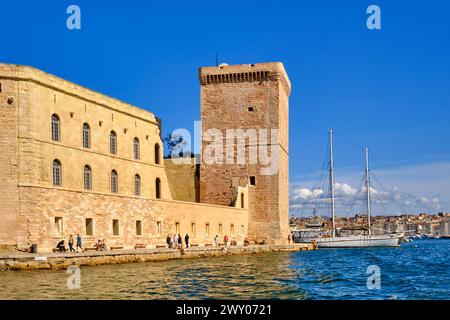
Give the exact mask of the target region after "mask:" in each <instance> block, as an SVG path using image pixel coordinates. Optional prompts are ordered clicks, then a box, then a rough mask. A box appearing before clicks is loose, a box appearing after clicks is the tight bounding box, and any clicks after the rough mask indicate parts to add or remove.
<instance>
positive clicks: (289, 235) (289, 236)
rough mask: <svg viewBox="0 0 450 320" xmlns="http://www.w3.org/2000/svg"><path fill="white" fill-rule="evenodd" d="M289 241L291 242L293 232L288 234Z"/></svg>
mask: <svg viewBox="0 0 450 320" xmlns="http://www.w3.org/2000/svg"><path fill="white" fill-rule="evenodd" d="M288 243H289V244H291V234H290V233H289V234H288Z"/></svg>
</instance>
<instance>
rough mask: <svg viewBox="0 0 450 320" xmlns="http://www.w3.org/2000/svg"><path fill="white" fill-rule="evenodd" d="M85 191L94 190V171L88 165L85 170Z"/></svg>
mask: <svg viewBox="0 0 450 320" xmlns="http://www.w3.org/2000/svg"><path fill="white" fill-rule="evenodd" d="M83 181H84V190H91V189H92V170H91V167H89V166H88V165H86V166H84V170H83Z"/></svg>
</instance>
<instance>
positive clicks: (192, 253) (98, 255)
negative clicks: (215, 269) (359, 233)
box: [0, 244, 316, 271]
mask: <svg viewBox="0 0 450 320" xmlns="http://www.w3.org/2000/svg"><path fill="white" fill-rule="evenodd" d="M314 249H316V248H315V247H314V246H313V245H312V244H290V245H249V246H228V247H227V248H226V250H224V247H223V246H219V247H191V248H185V249H183V250H179V249H169V248H157V249H134V250H121V249H119V250H109V251H86V252H80V253H68V252H65V253H48V254H46V253H4V254H0V271H6V270H35V269H36V270H38V269H40V270H61V269H67V268H68V267H69V266H71V265H77V266H95V265H105V264H123V263H132V262H151V261H166V260H177V259H195V258H210V257H221V256H225V255H242V254H257V253H267V252H283V251H303V250H314Z"/></svg>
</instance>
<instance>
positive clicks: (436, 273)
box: [0, 241, 450, 299]
mask: <svg viewBox="0 0 450 320" xmlns="http://www.w3.org/2000/svg"><path fill="white" fill-rule="evenodd" d="M417 243H419V247H417V248H415V247H412V245H408V244H406V245H405V246H403V247H401V248H392V249H386V248H383V249H348V250H346V249H341V250H319V251H310V252H295V253H267V254H258V255H243V256H226V257H220V258H211V259H193V260H178V261H177V260H173V261H166V262H149V263H134V264H126V265H113V266H95V267H82V268H81V289H79V290H69V289H68V288H67V285H66V281H67V278H68V277H69V274H67V273H66V272H65V271H42V270H41V271H21V272H13V271H8V272H0V299H450V289H449V287H450V286H449V279H450V265H449V258H448V257H449V255H448V253H449V249H450V241H441V242H439V241H435V242H427V241H420V242H417ZM373 264H375V265H378V266H380V268H381V274H382V286H381V290H368V288H367V285H366V284H367V274H366V270H367V266H369V265H373Z"/></svg>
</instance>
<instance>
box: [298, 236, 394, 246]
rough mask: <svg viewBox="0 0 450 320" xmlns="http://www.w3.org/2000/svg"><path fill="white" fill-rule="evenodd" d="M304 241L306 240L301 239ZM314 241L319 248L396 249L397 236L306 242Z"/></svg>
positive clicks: (316, 239) (355, 237) (341, 238)
mask: <svg viewBox="0 0 450 320" xmlns="http://www.w3.org/2000/svg"><path fill="white" fill-rule="evenodd" d="M303 240H305V242H306V240H307V239H303ZM313 240H314V241H316V242H317V245H318V247H319V248H362V247H398V246H399V238H398V236H397V235H372V236H366V235H361V236H347V237H329V238H311V239H308V241H307V242H312V241H313Z"/></svg>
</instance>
